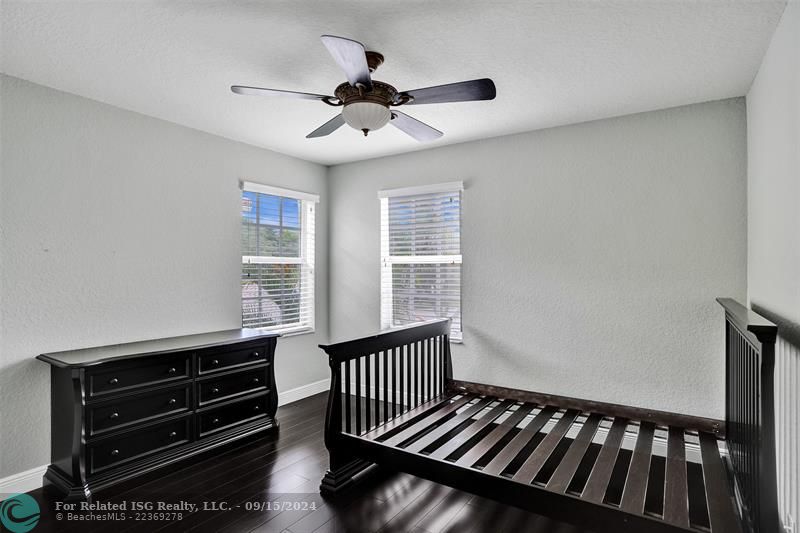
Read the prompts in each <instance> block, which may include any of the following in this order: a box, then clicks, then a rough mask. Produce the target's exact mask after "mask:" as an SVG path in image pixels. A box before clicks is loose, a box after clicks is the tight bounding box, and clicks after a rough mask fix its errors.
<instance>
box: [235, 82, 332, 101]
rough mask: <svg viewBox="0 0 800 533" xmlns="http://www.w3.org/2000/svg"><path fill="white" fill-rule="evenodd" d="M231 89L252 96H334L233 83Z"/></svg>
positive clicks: (307, 97) (316, 97) (317, 97)
mask: <svg viewBox="0 0 800 533" xmlns="http://www.w3.org/2000/svg"><path fill="white" fill-rule="evenodd" d="M231 91H233V92H235V93H236V94H247V95H252V96H288V97H291V98H301V99H303V100H322V99H324V98H333V97H332V96H325V95H324V94H311V93H298V92H295V91H281V90H279V89H264V88H263V87H247V86H246V85H231Z"/></svg>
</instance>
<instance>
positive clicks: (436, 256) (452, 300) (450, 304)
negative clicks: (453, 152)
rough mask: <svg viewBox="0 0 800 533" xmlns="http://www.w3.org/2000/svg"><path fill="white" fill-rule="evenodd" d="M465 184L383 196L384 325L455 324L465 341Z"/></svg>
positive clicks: (457, 337) (454, 333) (455, 331)
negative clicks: (435, 321) (438, 321)
mask: <svg viewBox="0 0 800 533" xmlns="http://www.w3.org/2000/svg"><path fill="white" fill-rule="evenodd" d="M462 189H463V187H462V185H461V182H456V183H446V184H441V185H429V186H424V187H419V188H408V189H395V190H392V191H381V193H380V194H379V197H380V202H381V325H382V326H383V327H384V328H387V327H394V326H400V325H403V324H408V323H411V322H419V321H421V320H429V319H433V318H450V319H452V321H453V322H452V328H451V338H452V339H453V340H461V191H462Z"/></svg>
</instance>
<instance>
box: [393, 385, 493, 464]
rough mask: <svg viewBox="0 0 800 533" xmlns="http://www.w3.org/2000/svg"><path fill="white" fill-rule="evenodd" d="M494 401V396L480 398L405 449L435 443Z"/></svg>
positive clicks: (409, 449)
mask: <svg viewBox="0 0 800 533" xmlns="http://www.w3.org/2000/svg"><path fill="white" fill-rule="evenodd" d="M492 401H493V398H483V399H481V400H479V401H478V402H477V403H475V404H474V405H472V406H470V407H468V408H467V409H465V410H463V411H461V413H459V414H457V415H456V416H454V417H452V418H450V419H448V420H447V421H445V422H443V423H442V424H441V425H439V426H437V427H436V429H434V430H433V431H431V432H429V433H426V434H425V435H424V436H423V437H422V438H420V439H418V440H415V441H414V442H412V443H411V444H409V445H408V446H406V447H405V449H406V450H407V451H409V452H420V451H422V450H423V449H425V448H426V447H428V446H430V445H431V444H433V443H434V442H435V441H436V440H437V439H439V438H441V437H443V436H444V435H445V434H447V433H449V432H450V431H452V430H454V429H456V428H457V427H458V426H459V425H461V423H463V422H465V421H467V420H469V419H470V418H472V417H473V416H475V415H476V414H478V413H480V412H481V411H482V410H483V409H484V408H486V406H487V405H489V403H491V402H492ZM430 426H431V424H426V425H425V427H424V428H423V429H427V428H429V427H430Z"/></svg>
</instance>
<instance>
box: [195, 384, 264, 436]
mask: <svg viewBox="0 0 800 533" xmlns="http://www.w3.org/2000/svg"><path fill="white" fill-rule="evenodd" d="M267 398H268V397H267V395H266V394H265V395H263V396H259V397H257V398H249V399H247V400H241V401H238V402H236V403H232V404H228V405H225V406H223V407H217V408H216V409H211V410H209V411H206V412H204V413H202V414H200V437H205V436H206V435H209V434H211V433H215V432H217V431H220V430H222V429H226V428H228V427H230V426H233V425H235V424H238V423H240V422H245V421H249V420H255V419H257V418H261V417H264V416H266V413H267Z"/></svg>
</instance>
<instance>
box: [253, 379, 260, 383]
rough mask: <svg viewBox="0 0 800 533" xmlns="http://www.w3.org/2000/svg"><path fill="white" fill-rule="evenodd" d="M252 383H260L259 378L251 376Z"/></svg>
mask: <svg viewBox="0 0 800 533" xmlns="http://www.w3.org/2000/svg"><path fill="white" fill-rule="evenodd" d="M253 383H261V380H260V379H258V378H253Z"/></svg>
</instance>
